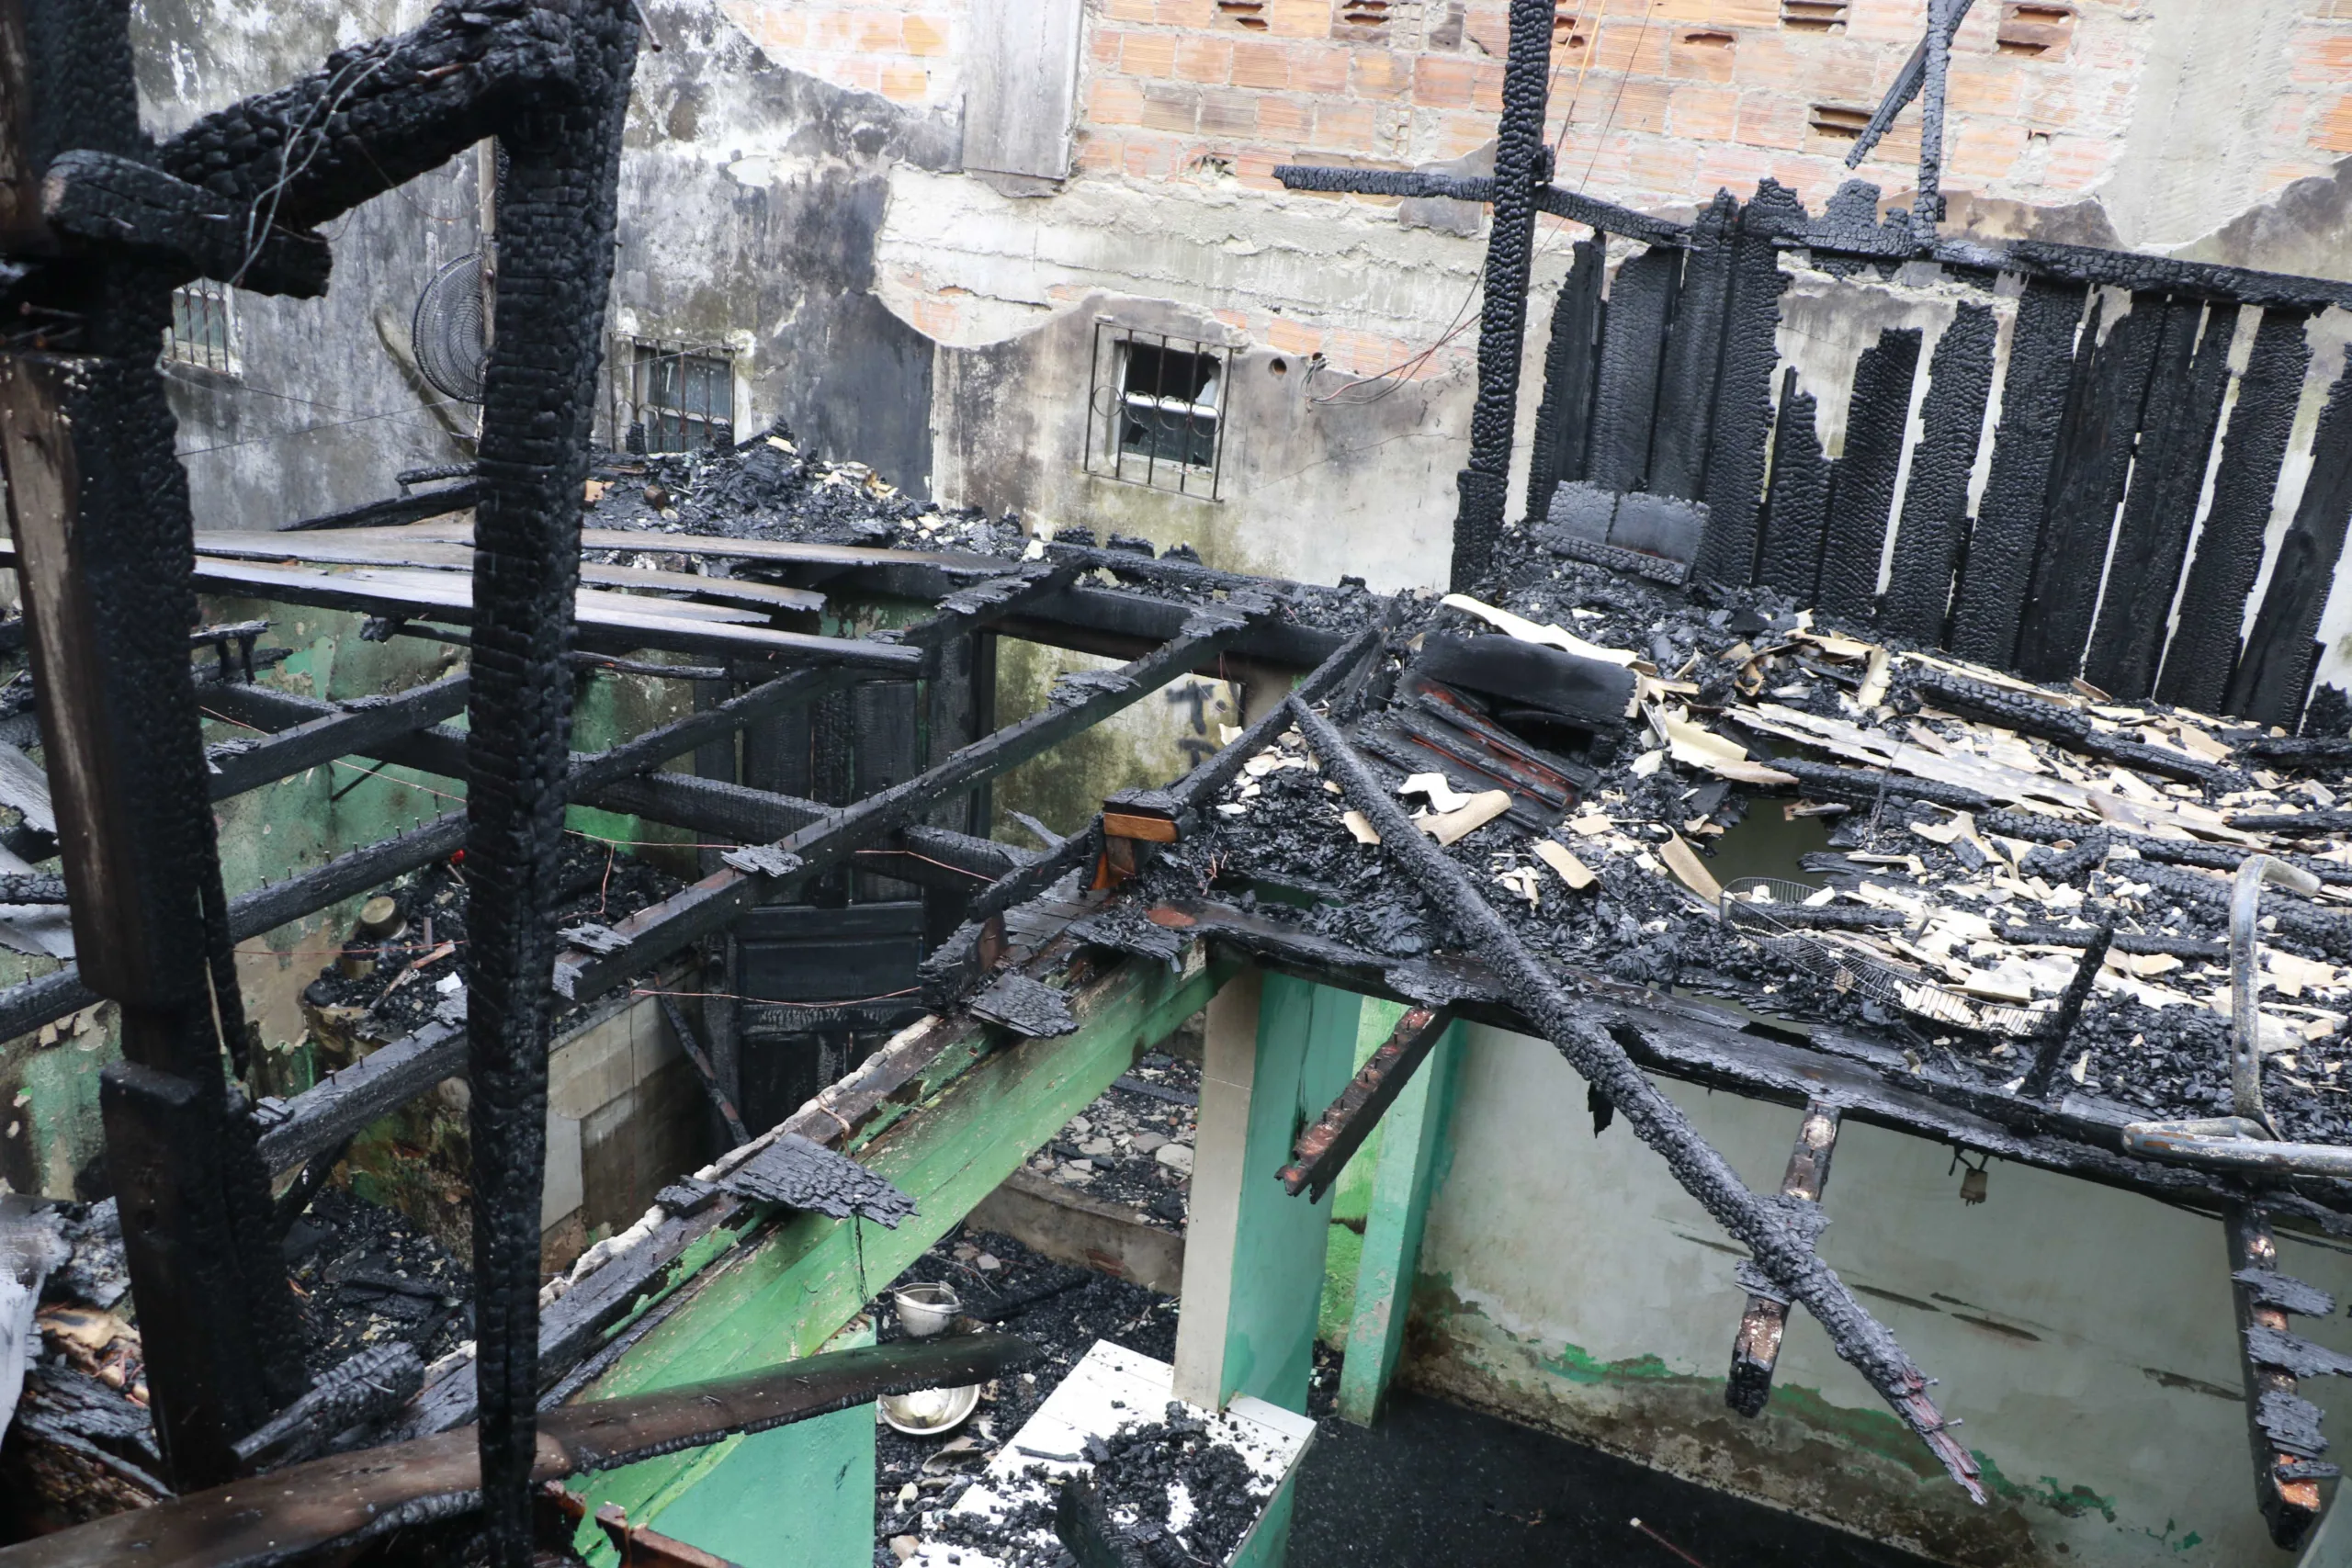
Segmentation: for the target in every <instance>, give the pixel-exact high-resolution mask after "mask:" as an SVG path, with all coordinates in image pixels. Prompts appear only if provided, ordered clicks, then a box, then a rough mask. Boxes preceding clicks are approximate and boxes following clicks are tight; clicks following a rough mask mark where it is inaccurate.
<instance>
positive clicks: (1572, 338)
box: [1527, 235, 1609, 522]
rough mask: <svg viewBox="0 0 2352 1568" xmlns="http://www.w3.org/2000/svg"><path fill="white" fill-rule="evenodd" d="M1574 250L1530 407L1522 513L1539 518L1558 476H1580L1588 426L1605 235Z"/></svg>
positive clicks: (1596, 362) (1595, 368) (1580, 243)
mask: <svg viewBox="0 0 2352 1568" xmlns="http://www.w3.org/2000/svg"><path fill="white" fill-rule="evenodd" d="M1574 254H1575V257H1576V259H1575V260H1574V261H1573V262H1571V263H1570V264H1569V266H1568V276H1567V281H1566V282H1565V283H1563V284H1561V285H1560V296H1559V298H1558V299H1555V300H1554V301H1553V304H1552V336H1551V339H1550V341H1549V342H1548V343H1547V344H1545V346H1544V400H1543V401H1542V402H1540V403H1538V404H1536V406H1535V435H1534V438H1533V442H1532V446H1530V448H1529V451H1528V469H1527V514H1528V516H1529V517H1530V518H1531V519H1533V520H1535V521H1539V522H1540V521H1542V519H1543V518H1544V514H1545V513H1546V512H1547V511H1548V510H1549V509H1550V507H1551V504H1552V492H1553V491H1555V490H1556V489H1558V488H1559V486H1560V483H1561V481H1562V480H1564V479H1582V478H1584V469H1585V441H1586V438H1587V436H1588V435H1589V434H1590V432H1591V428H1592V389H1593V378H1594V377H1595V376H1596V375H1598V374H1599V369H1600V363H1599V359H1598V355H1599V354H1600V321H1601V301H1600V284H1601V279H1602V277H1603V276H1605V275H1606V273H1607V271H1608V267H1609V258H1608V254H1607V239H1606V236H1602V235H1595V236H1594V237H1593V238H1591V239H1589V240H1579V241H1578V242H1577V245H1576V249H1575V253H1574Z"/></svg>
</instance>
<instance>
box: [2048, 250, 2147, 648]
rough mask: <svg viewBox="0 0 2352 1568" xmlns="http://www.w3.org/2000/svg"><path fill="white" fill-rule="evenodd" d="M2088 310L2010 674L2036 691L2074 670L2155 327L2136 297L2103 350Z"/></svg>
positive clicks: (2142, 299) (2126, 469)
mask: <svg viewBox="0 0 2352 1568" xmlns="http://www.w3.org/2000/svg"><path fill="white" fill-rule="evenodd" d="M2091 310H2092V317H2093V321H2092V324H2091V325H2089V326H2086V327H2085V328H2084V329H2083V352H2082V353H2081V354H2080V355H2078V356H2077V358H2078V360H2079V361H2080V365H2079V367H2078V368H2077V371H2076V373H2075V379H2074V384H2073V385H2072V386H2071V387H2070V388H2069V389H2068V390H2067V393H2066V412H2065V414H2064V417H2063V418H2062V419H2061V420H2060V422H2059V426H2058V449H2057V451H2056V452H2055V453H2054V454H2052V459H2051V475H2050V502H2049V506H2048V508H2047V510H2046V512H2045V513H2044V515H2043V518H2042V524H2041V549H2040V551H2039V552H2038V553H2037V554H2036V556H2035V558H2034V563H2033V585H2032V588H2031V589H2030V591H2029V592H2028V593H2027V596H2026V613H2025V620H2024V623H2023V625H2021V626H2019V627H2018V658H2017V667H2018V671H2019V672H2021V673H2023V674H2025V675H2028V676H2030V677H2031V678H2032V679H2034V680H2037V681H2063V680H2065V679H2066V678H2067V677H2069V676H2071V675H2073V674H2074V673H2075V671H2076V670H2078V669H2080V668H2081V667H2082V660H2083V649H2084V645H2085V644H2086V643H2087V642H2089V640H2090V633H2091V613H2092V611H2093V609H2094V608H2095V607H2096V606H2097V604H2098V585H2099V579H2100V577H2101V576H2102V575H2103V574H2104V573H2105V571H2106V570H2107V547H2108V541H2109V538H2110V537H2112V536H2113V535H2114V532H2115V509H2116V505H2117V503H2118V502H2120V501H2121V500H2122V499H2123V482H2124V479H2125V477H2126V476H2127V475H2128V474H2130V472H2131V446H2132V438H2133V436H2134V434H2136V433H2137V431H2138V429H2139V424H2140V411H2141V407H2142V405H2143V403H2144V402H2145V401H2146V399H2147V393H2148V370H2149V367H2150V366H2151V365H2152V364H2153V363H2154V359H2155V353H2156V343H2157V339H2158V338H2159V337H2160V336H2161V335H2162V333H2161V329H2162V327H2163V324H2164V304H2163V301H2162V299H2160V298H2159V297H2157V296H2154V295H2140V296H2137V297H2135V298H2134V299H2133V300H2132V302H2131V310H2129V311H2127V312H2126V313H2125V314H2124V315H2123V316H2121V317H2120V318H2119V319H2118V320H2117V321H2116V322H2115V324H2114V325H2113V326H2112V327H2110V328H2109V330H2108V333H2107V341H2106V342H2105V343H2098V342H2097V332H2096V327H2097V324H2098V323H2097V317H2098V306H2097V305H2093V306H2092V307H2091Z"/></svg>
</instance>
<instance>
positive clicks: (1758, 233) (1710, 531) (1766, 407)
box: [1692, 180, 1805, 587]
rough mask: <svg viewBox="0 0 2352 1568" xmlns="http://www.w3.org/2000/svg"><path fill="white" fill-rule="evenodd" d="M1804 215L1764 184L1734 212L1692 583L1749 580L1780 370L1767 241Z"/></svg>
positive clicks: (1777, 188) (1775, 291) (1773, 268)
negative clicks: (1775, 373) (1703, 519)
mask: <svg viewBox="0 0 2352 1568" xmlns="http://www.w3.org/2000/svg"><path fill="white" fill-rule="evenodd" d="M1804 221H1805V215H1804V207H1803V206H1802V205H1800V204H1799V203H1798V201H1797V199H1796V197H1794V196H1793V195H1792V194H1791V193H1790V192H1789V190H1788V189H1787V188H1786V187H1784V186H1781V185H1778V184H1776V183H1775V182H1773V181H1770V180H1767V181H1765V182H1764V184H1763V186H1761V187H1760V188H1759V189H1758V191H1757V193H1756V199H1755V200H1753V201H1751V202H1749V203H1748V204H1747V206H1746V207H1744V208H1742V209H1740V215H1739V238H1738V239H1737V240H1736V241H1735V242H1734V243H1733V246H1732V266H1731V299H1730V303H1729V305H1728V306H1727V307H1726V308H1725V310H1724V346H1723V359H1722V362H1721V364H1720V365H1719V366H1718V367H1717V370H1716V375H1715V412H1714V430H1713V451H1711V452H1710V453H1709V455H1708V457H1707V482H1706V497H1705V499H1706V502H1707V532H1706V535H1705V536H1704V537H1703V538H1702V539H1701V540H1700V543H1699V558H1698V561H1697V563H1696V565H1695V566H1694V567H1693V568H1692V575H1693V576H1694V577H1698V578H1702V579H1704V580H1706V581H1712V582H1720V583H1724V584H1727V585H1729V586H1732V587H1738V586H1741V585H1742V584H1745V583H1747V582H1748V581H1750V580H1751V579H1753V577H1754V576H1755V572H1756V523H1757V517H1758V508H1759V506H1760V505H1761V504H1762V499H1763V493H1764V468H1765V454H1766V452H1767V450H1768V449H1769V443H1770V440H1771V433H1772V367H1774V366H1775V365H1776V364H1778V363H1779V362H1780V345H1779V341H1778V337H1779V330H1780V324H1781V290H1782V289H1783V288H1787V287H1788V281H1789V280H1788V277H1787V275H1785V274H1784V273H1782V272H1781V262H1780V254H1779V252H1778V250H1777V249H1776V248H1775V247H1774V245H1773V243H1772V237H1773V235H1774V233H1776V232H1777V231H1780V230H1781V229H1782V228H1784V227H1800V228H1801V227H1803V226H1804Z"/></svg>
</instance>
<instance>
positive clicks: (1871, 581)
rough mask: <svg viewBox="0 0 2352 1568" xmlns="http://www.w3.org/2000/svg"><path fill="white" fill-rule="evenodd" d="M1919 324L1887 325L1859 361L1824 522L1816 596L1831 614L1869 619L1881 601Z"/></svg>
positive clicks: (1915, 373) (1915, 366) (1915, 372)
mask: <svg viewBox="0 0 2352 1568" xmlns="http://www.w3.org/2000/svg"><path fill="white" fill-rule="evenodd" d="M1919 338H1920V333H1919V329H1918V328H1917V327H1885V328H1882V329H1881V330H1880V332H1879V334H1878V342H1877V343H1875V344H1871V346H1870V347H1869V348H1866V349H1864V350H1863V351H1862V355H1861V358H1860V360H1859V361H1858V362H1857V363H1856V364H1855V367H1854V388H1853V390H1852V391H1851V392H1850V393H1849V395H1848V396H1847V399H1846V452H1845V455H1844V456H1843V457H1839V458H1838V491H1837V494H1836V495H1835V496H1834V497H1833V498H1832V499H1831V502H1830V505H1829V511H1828V516H1827V519H1826V522H1825V524H1824V533H1823V546H1822V552H1821V581H1820V584H1819V586H1818V588H1817V590H1816V596H1817V599H1818V602H1819V604H1820V606H1821V608H1822V609H1824V610H1826V611H1827V612H1829V613H1830V614H1832V615H1850V616H1852V617H1854V618H1855V619H1857V620H1868V619H1869V618H1870V617H1871V615H1872V614H1873V613H1875V611H1876V609H1877V604H1878V566H1879V562H1880V560H1881V559H1882V558H1884V556H1885V554H1886V528H1887V524H1888V522H1889V521H1890V520H1891V519H1892V518H1893V517H1894V480H1895V476H1896V474H1897V473H1898V472H1899V471H1900V470H1901V468H1902V467H1903V437H1904V434H1905V431H1906V430H1908V428H1909V427H1910V423H1911V388H1912V385H1913V383H1914V382H1916V381H1917V378H1918V373H1919Z"/></svg>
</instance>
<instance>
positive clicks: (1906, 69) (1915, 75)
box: [1846, 0, 1973, 169]
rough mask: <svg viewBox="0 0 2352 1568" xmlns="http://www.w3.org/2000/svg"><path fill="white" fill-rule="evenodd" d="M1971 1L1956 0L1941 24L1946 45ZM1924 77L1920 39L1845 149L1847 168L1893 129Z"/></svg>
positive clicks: (1924, 56) (1925, 53)
mask: <svg viewBox="0 0 2352 1568" xmlns="http://www.w3.org/2000/svg"><path fill="white" fill-rule="evenodd" d="M1972 4H1973V0H1958V4H1956V5H1954V6H1952V9H1951V21H1950V22H1949V23H1947V24H1946V25H1945V27H1944V28H1943V33H1944V37H1945V39H1946V40H1947V45H1949V40H1950V39H1951V35H1952V33H1953V32H1955V31H1957V30H1958V29H1959V27H1960V24H1961V23H1962V21H1963V20H1964V19H1966V17H1967V16H1968V7H1969V6H1971V5H1972ZM1931 25H1932V24H1931ZM1927 80H1928V40H1927V39H1920V40H1919V43H1918V46H1917V48H1915V49H1914V50H1912V51H1911V58H1910V59H1908V60H1906V61H1905V62H1903V69H1902V70H1900V71H1898V72H1896V73H1894V85H1893V86H1891V87H1889V88H1887V90H1886V96H1884V97H1883V98H1881V99H1880V100H1879V103H1878V107H1877V109H1875V110H1874V111H1872V113H1871V122H1870V123H1869V124H1868V125H1866V126H1864V127H1862V133H1861V135H1860V136H1859V137H1857V138H1855V139H1854V144H1853V145H1852V146H1851V147H1849V148H1848V149H1847V150H1846V166H1847V167H1848V168H1849V169H1859V168H1860V167H1861V166H1862V160H1863V159H1865V158H1867V157H1869V156H1870V155H1871V148H1873V147H1876V146H1877V145H1878V143H1879V139H1880V138H1881V137H1883V136H1884V135H1885V134H1886V133H1887V132H1888V131H1889V130H1894V119H1895V117H1896V116H1897V115H1899V114H1901V113H1902V112H1903V111H1904V110H1905V109H1906V108H1908V107H1911V100H1912V99H1914V98H1916V97H1917V96H1919V89H1920V88H1921V87H1922V86H1925V85H1927Z"/></svg>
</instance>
